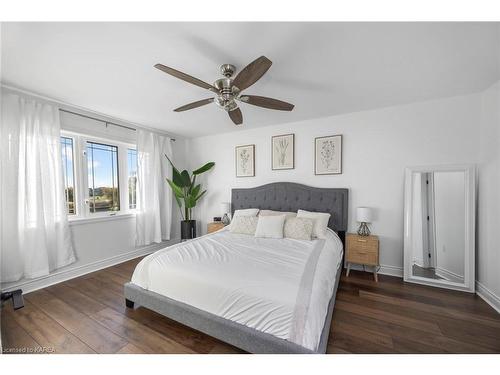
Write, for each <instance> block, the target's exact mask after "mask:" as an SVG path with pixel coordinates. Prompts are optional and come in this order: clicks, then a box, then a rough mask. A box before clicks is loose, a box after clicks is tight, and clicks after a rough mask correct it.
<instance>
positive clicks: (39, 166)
mask: <svg viewBox="0 0 500 375" xmlns="http://www.w3.org/2000/svg"><path fill="white" fill-rule="evenodd" d="M0 143H1V145H0V146H1V147H0V149H1V151H0V153H1V154H0V156H1V161H2V165H1V180H0V181H1V201H2V210H1V212H0V218H1V236H0V238H1V259H2V262H1V281H2V282H12V281H17V280H20V279H22V278H27V279H30V278H37V277H41V276H46V275H48V274H49V273H50V272H52V271H53V270H55V269H57V268H60V267H64V266H67V265H69V264H71V263H73V262H74V261H75V252H74V249H73V245H72V242H71V233H70V229H69V225H68V218H67V214H66V203H65V198H64V184H63V169H62V160H61V144H60V123H59V110H58V108H56V107H54V106H52V105H49V104H46V103H41V102H38V101H35V100H32V99H29V98H24V97H21V96H18V95H14V94H11V93H4V94H3V95H2V134H1V140H0Z"/></svg>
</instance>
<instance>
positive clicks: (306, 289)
mask: <svg viewBox="0 0 500 375" xmlns="http://www.w3.org/2000/svg"><path fill="white" fill-rule="evenodd" d="M341 259H342V242H341V241H340V239H339V238H338V236H337V235H336V234H335V233H334V232H333V231H331V230H328V232H327V238H326V239H325V240H313V241H301V240H292V239H270V238H255V237H253V236H249V235H244V234H233V233H230V232H229V230H227V229H223V230H221V231H218V232H215V233H212V234H209V235H206V236H203V237H200V238H197V239H194V240H191V241H187V242H183V243H180V244H177V245H174V246H171V247H168V248H165V249H163V250H159V251H157V252H155V253H153V254H151V255H149V256H147V257H146V258H144V259H143V260H142V261H141V262H140V263H139V264H138V265H137V267H136V269H135V271H134V274H133V276H132V283H134V284H136V285H138V286H140V287H142V288H144V289H147V290H150V291H152V292H155V293H159V294H161V295H164V296H166V297H169V298H171V299H174V300H177V301H180V302H183V303H186V304H189V305H191V306H194V307H196V308H198V309H201V310H204V311H207V312H209V313H212V314H215V315H218V316H220V317H222V318H226V319H229V320H232V321H234V322H237V323H240V324H243V325H246V326H248V327H251V328H255V329H257V330H259V331H262V332H266V333H269V334H271V335H274V336H276V337H279V338H282V339H285V340H289V341H291V342H294V343H296V344H298V345H301V346H304V347H306V348H308V349H311V350H316V349H317V347H318V344H319V340H320V335H321V331H322V329H323V324H324V321H325V317H326V313H327V309H328V303H329V300H330V298H331V295H332V293H333V288H334V284H335V276H336V274H337V270H338V267H339V265H340V262H341Z"/></svg>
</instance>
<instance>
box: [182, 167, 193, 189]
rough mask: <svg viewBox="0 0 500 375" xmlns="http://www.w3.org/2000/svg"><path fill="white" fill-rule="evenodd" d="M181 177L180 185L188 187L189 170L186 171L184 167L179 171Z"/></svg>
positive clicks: (189, 184) (189, 180) (189, 183)
mask: <svg viewBox="0 0 500 375" xmlns="http://www.w3.org/2000/svg"><path fill="white" fill-rule="evenodd" d="M181 178H182V186H181V187H190V186H191V176H190V175H189V172H188V171H186V170H185V169H184V170H183V171H182V172H181Z"/></svg>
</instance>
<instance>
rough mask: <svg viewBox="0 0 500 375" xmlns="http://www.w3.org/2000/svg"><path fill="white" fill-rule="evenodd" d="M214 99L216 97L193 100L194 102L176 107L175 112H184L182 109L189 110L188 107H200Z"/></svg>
mask: <svg viewBox="0 0 500 375" xmlns="http://www.w3.org/2000/svg"><path fill="white" fill-rule="evenodd" d="M213 101H214V98H208V99H203V100H198V101H197V102H192V103H189V104H186V105H183V106H182V107H179V108H176V109H174V112H182V111H187V110H188V109H193V108H198V107H201V106H202V105H206V104H210V103H212V102H213Z"/></svg>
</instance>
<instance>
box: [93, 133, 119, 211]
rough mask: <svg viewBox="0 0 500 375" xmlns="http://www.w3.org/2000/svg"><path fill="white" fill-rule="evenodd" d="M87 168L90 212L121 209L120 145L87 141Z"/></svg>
mask: <svg viewBox="0 0 500 375" xmlns="http://www.w3.org/2000/svg"><path fill="white" fill-rule="evenodd" d="M87 169H88V186H89V201H88V202H89V209H90V212H91V213H96V212H107V211H119V210H120V190H119V186H118V185H119V182H118V147H117V146H112V145H107V144H102V143H95V142H87Z"/></svg>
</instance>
